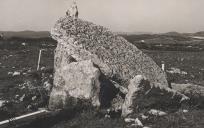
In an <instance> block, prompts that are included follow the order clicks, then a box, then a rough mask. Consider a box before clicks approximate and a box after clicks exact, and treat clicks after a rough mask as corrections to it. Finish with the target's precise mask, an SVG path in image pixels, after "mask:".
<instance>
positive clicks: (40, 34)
mask: <svg viewBox="0 0 204 128" xmlns="http://www.w3.org/2000/svg"><path fill="white" fill-rule="evenodd" d="M0 34H3V36H4V38H11V37H19V38H47V37H50V33H49V32H48V31H19V32H13V31H0Z"/></svg>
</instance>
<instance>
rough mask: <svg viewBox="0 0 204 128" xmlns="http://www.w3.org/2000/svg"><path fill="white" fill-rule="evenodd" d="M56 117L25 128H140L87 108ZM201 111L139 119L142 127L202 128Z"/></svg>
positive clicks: (203, 120) (203, 116)
mask: <svg viewBox="0 0 204 128" xmlns="http://www.w3.org/2000/svg"><path fill="white" fill-rule="evenodd" d="M73 112H74V111H67V113H69V114H65V113H64V114H63V115H61V116H56V117H55V119H49V120H46V119H43V120H42V121H41V122H37V123H36V122H34V123H33V124H30V125H29V126H26V128H42V127H45V128H124V127H125V126H129V128H140V127H130V125H129V124H128V123H125V122H124V120H123V118H121V117H113V118H105V114H104V113H100V112H98V111H96V110H95V109H93V108H92V109H91V108H89V107H87V108H84V109H83V110H82V109H81V110H79V111H77V112H76V110H75V112H74V113H73ZM203 112H204V111H203V110H190V111H189V112H188V113H184V112H182V111H178V112H175V113H170V114H168V115H166V116H162V117H159V116H149V117H148V119H146V120H144V119H141V118H139V119H140V120H141V122H142V124H143V125H144V126H148V127H151V128H181V127H182V128H203V126H204V114H203Z"/></svg>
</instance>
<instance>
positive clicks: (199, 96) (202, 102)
mask: <svg viewBox="0 0 204 128" xmlns="http://www.w3.org/2000/svg"><path fill="white" fill-rule="evenodd" d="M171 87H172V89H174V90H176V91H178V92H180V93H182V94H184V95H186V96H188V97H189V98H190V102H191V105H195V106H198V107H203V106H204V87H203V86H199V85H195V84H192V83H188V84H175V83H172V84H171Z"/></svg>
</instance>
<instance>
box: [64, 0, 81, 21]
mask: <svg viewBox="0 0 204 128" xmlns="http://www.w3.org/2000/svg"><path fill="white" fill-rule="evenodd" d="M66 15H67V16H70V17H72V18H73V19H74V20H76V19H77V18H78V15H79V11H78V7H77V4H76V1H75V0H73V4H72V5H71V8H70V9H69V10H67V12H66Z"/></svg>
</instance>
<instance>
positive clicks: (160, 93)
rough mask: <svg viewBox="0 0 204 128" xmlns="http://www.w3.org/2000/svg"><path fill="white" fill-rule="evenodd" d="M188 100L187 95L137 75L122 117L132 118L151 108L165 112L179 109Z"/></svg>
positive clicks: (126, 100) (131, 86)
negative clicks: (170, 109) (172, 108)
mask: <svg viewBox="0 0 204 128" xmlns="http://www.w3.org/2000/svg"><path fill="white" fill-rule="evenodd" d="M187 100H189V98H188V97H186V96H185V95H183V94H181V93H179V92H176V91H174V90H172V89H170V88H168V87H164V86H161V85H160V84H159V83H158V84H151V83H150V82H149V81H148V80H147V78H145V77H144V76H142V75H137V76H136V77H134V78H133V79H132V80H131V81H130V84H129V86H128V93H127V95H126V97H125V101H124V103H123V105H122V116H123V117H126V116H132V115H134V114H138V113H139V112H141V111H142V110H145V109H151V108H161V109H164V110H168V109H169V108H171V107H174V108H175V107H177V108H179V107H180V105H181V104H182V103H183V102H184V101H187Z"/></svg>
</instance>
